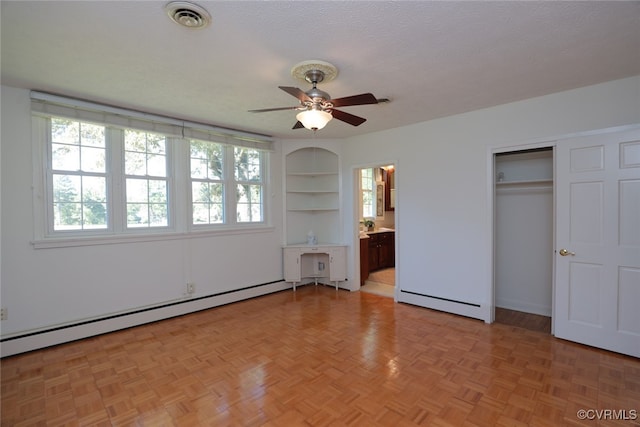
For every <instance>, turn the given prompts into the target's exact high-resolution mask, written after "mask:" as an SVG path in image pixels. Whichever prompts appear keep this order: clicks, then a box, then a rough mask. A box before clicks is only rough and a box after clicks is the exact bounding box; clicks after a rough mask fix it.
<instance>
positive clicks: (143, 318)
mask: <svg viewBox="0 0 640 427" xmlns="http://www.w3.org/2000/svg"><path fill="white" fill-rule="evenodd" d="M290 287H291V285H290V284H289V283H286V282H284V280H274V281H271V282H265V283H260V284H257V285H251V286H246V287H244V288H238V289H233V290H229V291H223V292H218V293H215V294H210V295H204V296H200V297H193V298H189V299H184V300H180V301H172V302H168V303H165V304H159V305H154V306H151V307H144V308H140V309H134V310H131V311H126V312H122V313H117V314H111V315H105V316H102V317H96V318H94V319H90V320H83V321H78V322H74V323H68V324H64V325H59V326H55V327H50V328H46V329H40V330H37V331H32V332H26V333H23V334H19V335H14V336H10V337H6V338H2V339H0V343H1V344H2V354H1V357H5V356H10V355H14V354H18V353H24V352H26V351H31V350H35V349H39V348H44V347H50V346H52V345H58V344H62V343H64V342H70V341H75V340H78V339H83V338H88V337H90V336H95V335H101V334H103V333H109V332H114V331H117V330H121V329H126V328H130V327H135V326H139V325H143V324H145V323H151V322H156V321H160V320H165V319H170V318H171V317H177V316H182V315H185V314H190V313H195V312H198V311H202V310H208V309H210V308H214V307H220V306H223V305H226V304H230V303H233V302H237V301H243V300H246V299H250V298H255V297H259V296H263V295H268V294H270V293H274V292H280V291H282V290H285V289H289V288H290ZM216 299H217V300H218V301H216ZM92 326H95V328H93V329H92ZM74 329H75V331H73V330H74ZM21 342H22V343H21Z"/></svg>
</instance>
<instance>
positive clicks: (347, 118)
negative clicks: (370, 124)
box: [331, 110, 367, 126]
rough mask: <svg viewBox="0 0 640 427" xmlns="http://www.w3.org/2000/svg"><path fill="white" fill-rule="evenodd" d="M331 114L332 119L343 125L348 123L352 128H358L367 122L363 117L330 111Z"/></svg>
mask: <svg viewBox="0 0 640 427" xmlns="http://www.w3.org/2000/svg"><path fill="white" fill-rule="evenodd" d="M331 114H332V115H333V117H334V118H336V119H338V120H342V121H343V122H345V123H349V124H350V125H352V126H360V125H361V124H363V123H364V122H366V121H367V119H365V118H363V117H358V116H354V115H353V114H349V113H345V112H344V111H340V110H331Z"/></svg>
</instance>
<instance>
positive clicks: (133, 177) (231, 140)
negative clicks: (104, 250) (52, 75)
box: [31, 91, 273, 248]
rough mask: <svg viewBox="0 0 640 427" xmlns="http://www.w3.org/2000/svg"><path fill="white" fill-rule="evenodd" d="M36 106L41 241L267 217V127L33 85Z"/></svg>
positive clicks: (43, 244)
mask: <svg viewBox="0 0 640 427" xmlns="http://www.w3.org/2000/svg"><path fill="white" fill-rule="evenodd" d="M31 110H32V125H33V127H32V130H33V133H32V134H33V153H34V165H37V166H36V167H34V177H33V182H34V207H35V211H34V220H35V221H34V227H35V229H34V234H35V239H34V247H36V248H48V247H60V246H76V245H84V244H101V243H112V242H114V241H132V240H133V241H135V240H136V239H139V237H138V236H145V237H144V239H145V240H148V239H154V240H155V239H158V240H161V239H164V238H166V237H163V236H166V234H167V233H169V234H171V233H173V234H175V233H178V234H179V235H180V236H182V235H186V234H187V233H193V235H194V236H195V235H198V234H199V233H202V232H204V233H207V232H210V231H222V232H224V233H229V232H232V233H242V232H250V230H254V229H256V228H263V227H266V226H268V221H267V218H266V217H265V212H266V211H267V206H266V203H265V197H264V195H265V194H266V193H267V192H268V190H267V171H268V170H269V155H268V152H269V151H272V150H273V143H272V142H271V141H270V138H269V137H267V136H264V135H259V134H254V133H250V132H242V131H236V130H231V129H227V128H219V127H215V126H210V125H206V124H201V123H192V122H187V121H184V120H177V119H172V118H168V117H163V116H155V115H153V114H148V113H142V112H137V111H131V110H126V109H123V108H118V107H114V106H103V105H100V104H95V103H92V102H89V101H84V100H76V99H71V98H65V97H61V96H57V95H53V94H46V93H40V92H35V91H32V92H31ZM41 196H42V197H41ZM151 235H154V236H155V237H150V236H151ZM66 237H69V239H67V238H66Z"/></svg>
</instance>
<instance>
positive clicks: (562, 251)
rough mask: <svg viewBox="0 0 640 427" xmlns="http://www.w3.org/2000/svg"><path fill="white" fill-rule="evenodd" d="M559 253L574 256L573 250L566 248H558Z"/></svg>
mask: <svg viewBox="0 0 640 427" xmlns="http://www.w3.org/2000/svg"><path fill="white" fill-rule="evenodd" d="M560 255H562V256H567V255H571V256H574V255H575V252H569V251H568V250H566V249H560Z"/></svg>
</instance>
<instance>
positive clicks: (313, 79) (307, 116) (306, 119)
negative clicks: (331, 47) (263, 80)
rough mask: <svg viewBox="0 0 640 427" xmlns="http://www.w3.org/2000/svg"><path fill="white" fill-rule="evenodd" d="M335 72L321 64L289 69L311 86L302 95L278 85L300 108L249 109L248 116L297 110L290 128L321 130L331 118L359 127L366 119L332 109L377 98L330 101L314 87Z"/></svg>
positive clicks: (372, 101) (295, 88) (376, 100)
mask: <svg viewBox="0 0 640 427" xmlns="http://www.w3.org/2000/svg"><path fill="white" fill-rule="evenodd" d="M337 73H338V70H337V68H336V67H335V66H333V65H332V64H329V63H327V62H324V61H318V60H314V61H304V62H301V63H299V64H297V65H296V66H294V67H293V68H292V69H291V74H292V75H293V76H294V77H296V78H298V79H300V80H304V81H307V82H309V83H311V84H312V85H313V87H312V88H311V89H309V90H308V91H306V92H304V91H302V90H301V89H298V88H297V87H291V86H278V87H279V88H280V89H282V90H283V91H285V92H287V93H288V94H289V95H292V96H294V97H296V98H298V101H300V105H297V106H295V107H277V108H265V109H261V110H249V112H250V113H265V112H268V111H282V110H298V111H300V112H299V113H298V114H297V115H296V119H298V121H297V122H296V124H295V125H293V128H292V129H300V128H303V127H304V128H307V129H310V130H313V131H316V130H318V129H322V128H323V127H325V125H326V124H327V123H329V121H330V120H331V119H332V118H336V119H338V120H341V121H343V122H345V123H348V124H350V125H352V126H359V125H361V124H362V123H364V122H366V121H367V119H365V118H363V117H359V116H356V115H353V114H350V113H346V112H344V111H341V110H336V107H349V106H353V105H367V104H377V103H378V99H377V98H376V97H375V96H373V95H372V94H371V93H362V94H360V95H353V96H347V97H344V98H336V99H331V96H329V94H328V93H327V92H324V91H322V90H320V89H318V88H317V84H318V83H320V82H322V81H329V80H332V79H333V78H335V76H336V75H337Z"/></svg>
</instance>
